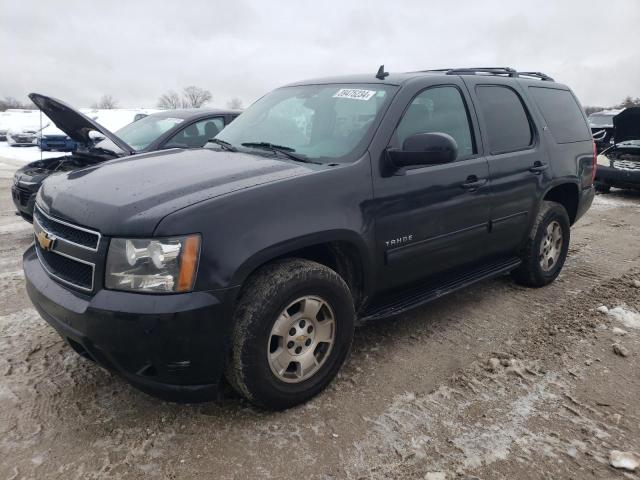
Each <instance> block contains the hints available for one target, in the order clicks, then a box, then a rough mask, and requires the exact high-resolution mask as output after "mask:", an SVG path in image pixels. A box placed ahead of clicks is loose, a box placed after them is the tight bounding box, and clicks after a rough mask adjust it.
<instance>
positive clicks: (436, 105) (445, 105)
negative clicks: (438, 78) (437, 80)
mask: <svg viewBox="0 0 640 480" xmlns="http://www.w3.org/2000/svg"><path fill="white" fill-rule="evenodd" d="M432 132H442V133H447V134H449V135H451V136H452V137H453V138H454V139H455V141H456V143H457V144H458V158H462V157H467V156H469V155H473V154H474V153H475V149H474V145H473V137H472V135H471V128H470V126H469V117H468V115H467V109H466V107H465V104H464V101H463V100H462V96H461V95H460V92H459V91H458V89H457V88H455V87H435V88H430V89H428V90H425V91H424V92H422V93H421V94H419V95H418V96H417V97H416V98H414V99H413V101H412V102H411V105H409V108H408V109H407V111H406V112H405V114H404V116H403V117H402V120H401V121H400V124H399V125H398V129H397V130H396V137H397V142H398V146H402V144H403V142H404V141H405V140H406V139H407V137H410V136H411V135H415V134H416V133H432Z"/></svg>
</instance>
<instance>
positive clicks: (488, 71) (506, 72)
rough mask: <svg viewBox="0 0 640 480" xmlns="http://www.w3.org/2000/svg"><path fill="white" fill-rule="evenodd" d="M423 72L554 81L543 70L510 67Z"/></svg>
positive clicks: (442, 69)
mask: <svg viewBox="0 0 640 480" xmlns="http://www.w3.org/2000/svg"><path fill="white" fill-rule="evenodd" d="M421 71H422V72H442V73H444V74H446V75H496V76H501V77H511V78H519V77H529V78H539V79H540V80H543V81H547V82H553V81H554V80H553V78H551V77H550V76H549V75H547V74H546V73H542V72H518V71H517V70H515V69H513V68H509V67H475V68H471V67H468V68H439V69H435V70H421Z"/></svg>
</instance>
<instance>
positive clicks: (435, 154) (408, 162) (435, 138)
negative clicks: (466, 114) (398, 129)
mask: <svg viewBox="0 0 640 480" xmlns="http://www.w3.org/2000/svg"><path fill="white" fill-rule="evenodd" d="M387 155H388V158H389V160H390V161H391V163H392V164H393V165H394V166H395V167H397V168H398V167H408V166H412V165H437V164H440V163H449V162H453V161H454V160H455V159H456V158H457V157H458V144H457V143H456V141H455V140H454V138H453V137H452V136H451V135H447V134H446V133H440V132H436V133H416V134H415V135H411V136H410V137H407V138H406V139H405V141H404V142H403V143H402V149H397V148H389V149H387Z"/></svg>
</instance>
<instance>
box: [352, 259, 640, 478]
mask: <svg viewBox="0 0 640 480" xmlns="http://www.w3.org/2000/svg"><path fill="white" fill-rule="evenodd" d="M638 278H639V275H638V271H634V272H632V273H627V274H624V275H623V276H621V277H619V278H617V279H613V280H607V281H605V282H601V283H600V284H598V285H596V286H595V287H593V288H591V289H590V290H588V292H587V299H588V300H587V301H586V302H585V301H584V300H582V299H580V298H573V299H572V300H570V301H569V302H567V303H565V304H562V305H559V306H558V307H557V308H555V309H553V311H552V312H550V313H549V314H548V315H545V317H544V319H543V321H541V322H540V323H539V324H536V325H531V327H530V328H529V329H528V330H525V331H523V332H522V334H523V335H522V342H520V343H518V344H511V345H509V344H507V345H505V348H504V349H503V350H504V351H503V352H501V353H495V352H494V353H493V354H491V355H493V358H491V355H489V356H485V357H484V358H481V359H479V360H478V361H475V362H473V363H472V364H471V365H470V366H468V367H466V368H464V369H462V370H461V371H459V372H457V373H456V374H455V375H454V376H452V377H450V378H449V379H448V380H447V381H446V382H444V384H443V385H441V386H439V387H438V388H437V389H436V390H435V391H432V392H426V393H417V392H415V391H412V390H410V389H408V390H407V391H405V392H404V393H401V394H399V395H397V396H396V397H395V398H394V400H393V402H392V403H391V404H390V405H389V406H388V407H387V408H386V409H385V410H384V412H383V413H382V414H381V415H379V416H377V417H370V418H367V419H366V421H367V422H368V423H369V425H370V429H369V431H368V434H367V436H366V437H363V438H361V439H359V440H357V441H356V442H354V444H353V446H352V448H351V449H349V450H348V451H346V452H344V453H343V454H342V455H341V463H342V464H343V465H344V476H345V477H346V478H348V479H361V478H367V479H374V480H375V479H414V478H415V479H418V478H420V479H422V478H426V477H425V474H427V473H429V472H432V473H434V474H435V473H436V472H437V473H439V474H442V475H444V477H443V478H456V477H462V478H505V479H506V478H523V479H524V478H604V477H605V476H606V477H607V478H608V477H609V476H611V478H613V476H612V473H613V472H612V471H611V469H610V467H609V461H608V455H609V452H610V451H611V450H613V449H623V450H625V449H631V450H633V448H634V447H635V446H637V445H638V439H639V437H640V423H638V421H639V420H640V418H639V417H638V414H640V406H638V405H637V401H636V399H637V391H638V389H640V379H638V378H637V375H634V374H635V373H636V372H637V364H634V363H632V362H628V363H626V364H625V365H624V367H625V368H626V371H625V372H621V374H620V375H619V376H620V377H621V378H629V377H627V376H625V374H626V375H629V374H631V378H634V377H635V378H636V381H635V385H634V386H635V390H634V389H633V388H631V387H630V388H628V389H627V391H626V392H625V393H626V395H627V398H626V399H625V398H620V397H622V395H621V394H620V393H619V392H618V391H615V393H613V398H614V399H615V400H613V401H609V400H606V401H602V399H603V398H604V399H607V397H606V389H610V388H611V387H610V386H609V385H607V386H606V387H605V393H601V394H600V395H601V397H596V398H594V392H593V391H592V390H588V389H586V388H585V385H586V384H587V382H589V381H590V382H592V383H593V384H594V385H596V386H598V385H600V384H601V383H605V382H606V381H607V380H606V379H605V381H604V382H603V379H601V378H599V375H601V374H605V375H607V372H608V371H609V369H610V368H611V367H610V365H611V364H613V365H620V364H619V360H618V357H616V356H615V355H613V353H612V352H611V350H610V346H609V345H610V341H611V340H610V338H616V335H620V333H619V328H618V327H619V326H620V323H617V322H616V321H615V320H612V319H611V318H607V317H603V315H602V314H601V313H599V312H597V311H596V307H597V306H599V305H601V304H602V303H605V304H609V305H620V304H627V305H634V306H635V307H636V308H637V307H638V306H640V289H639V288H638V287H636V286H635V285H634V280H635V281H636V282H637V279H638ZM617 328H618V329H617ZM623 335H624V337H625V339H626V343H627V345H635V346H636V347H634V348H635V350H636V351H638V353H640V329H637V330H633V329H629V328H627V331H625V333H624V334H623ZM598 340H599V342H598ZM603 344H604V345H605V346H606V347H609V348H608V349H607V350H606V351H605V352H603V351H602V349H601V347H602V345H603ZM607 353H608V356H606V357H605V355H606V354H607ZM600 357H602V358H600ZM636 358H637V357H636ZM594 363H595V365H597V367H594V366H593V365H594ZM600 364H601V365H602V367H600ZM590 376H591V377H595V378H592V379H589V377H590ZM608 381H609V383H611V381H612V380H611V379H609V380H608ZM617 381H618V379H617V378H616V379H614V380H613V382H614V383H615V382H617ZM585 390H586V392H585ZM609 395H611V392H609ZM598 399H600V401H598ZM624 400H627V403H625V402H624ZM616 403H617V405H616ZM625 405H626V406H630V407H632V408H629V409H628V408H626V407H625ZM607 407H613V408H616V409H615V410H613V411H607ZM618 412H621V413H622V414H620V413H618ZM620 475H621V476H622V475H623V474H622V473H620ZM628 476H629V478H636V477H635V476H630V475H628Z"/></svg>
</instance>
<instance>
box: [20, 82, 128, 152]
mask: <svg viewBox="0 0 640 480" xmlns="http://www.w3.org/2000/svg"><path fill="white" fill-rule="evenodd" d="M29 98H30V99H31V100H32V101H33V103H35V104H36V105H37V107H38V108H39V109H40V110H42V112H43V113H44V114H45V115H47V117H49V118H50V119H51V121H52V122H53V123H55V124H56V127H58V128H59V129H60V130H62V131H63V132H64V133H66V134H67V135H69V137H71V138H72V139H73V140H75V141H76V142H79V143H82V144H84V145H91V144H92V143H93V141H92V140H91V137H89V132H91V131H96V132H100V133H101V134H103V135H104V136H105V137H107V138H108V139H109V140H111V141H112V142H113V143H115V144H116V145H117V146H118V147H120V148H121V149H122V151H124V152H125V153H126V154H128V155H131V154H133V153H135V150H134V149H133V148H131V146H129V145H128V144H127V143H126V142H125V141H124V140H122V139H121V138H120V137H118V136H117V135H115V134H114V133H113V132H111V131H109V130H108V129H106V128H104V127H103V126H102V125H100V124H99V123H98V122H96V121H94V120H91V119H90V118H89V117H87V116H86V115H84V114H83V113H81V112H79V111H77V110H75V109H74V108H73V107H71V106H69V105H67V104H66V103H64V102H62V101H60V100H56V99H55V98H51V97H47V96H45V95H40V94H39V93H30V94H29Z"/></svg>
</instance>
